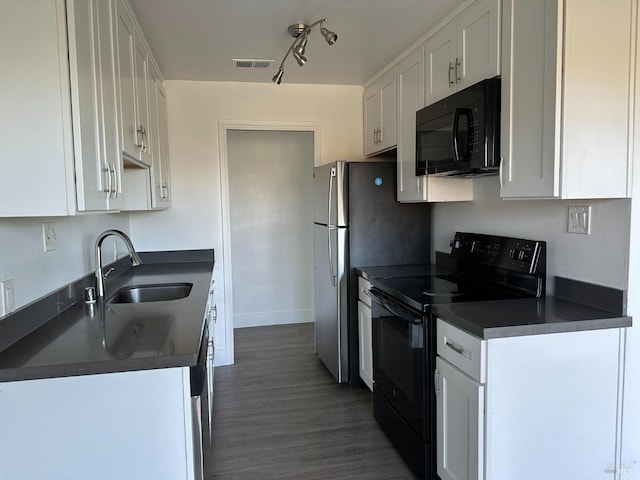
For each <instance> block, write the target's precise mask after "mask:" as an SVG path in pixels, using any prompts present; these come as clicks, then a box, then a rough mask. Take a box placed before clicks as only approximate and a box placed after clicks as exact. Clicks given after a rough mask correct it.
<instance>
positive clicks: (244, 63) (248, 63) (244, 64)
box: [232, 58, 273, 69]
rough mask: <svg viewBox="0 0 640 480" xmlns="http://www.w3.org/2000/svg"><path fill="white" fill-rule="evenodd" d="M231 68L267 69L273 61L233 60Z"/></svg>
mask: <svg viewBox="0 0 640 480" xmlns="http://www.w3.org/2000/svg"><path fill="white" fill-rule="evenodd" d="M232 63H233V68H242V69H245V68H269V67H270V66H271V64H272V63H273V60H256V59H253V58H234V59H233V60H232Z"/></svg>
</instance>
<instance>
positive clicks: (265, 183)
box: [227, 130, 314, 328]
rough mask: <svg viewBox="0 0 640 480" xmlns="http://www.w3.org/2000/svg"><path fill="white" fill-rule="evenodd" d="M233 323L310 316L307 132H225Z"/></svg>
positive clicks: (310, 206)
mask: <svg viewBox="0 0 640 480" xmlns="http://www.w3.org/2000/svg"><path fill="white" fill-rule="evenodd" d="M227 152H228V153H227V155H228V165H229V167H228V172H229V209H230V225H231V229H230V230H231V232H230V233H231V265H232V266H233V272H232V277H233V282H232V284H233V325H234V327H235V328H238V327H254V326H263V325H277V324H285V323H304V322H313V228H312V224H313V161H314V155H313V154H314V148H313V132H287V131H282V132H280V131H278V132H274V131H239V130H229V131H228V132H227Z"/></svg>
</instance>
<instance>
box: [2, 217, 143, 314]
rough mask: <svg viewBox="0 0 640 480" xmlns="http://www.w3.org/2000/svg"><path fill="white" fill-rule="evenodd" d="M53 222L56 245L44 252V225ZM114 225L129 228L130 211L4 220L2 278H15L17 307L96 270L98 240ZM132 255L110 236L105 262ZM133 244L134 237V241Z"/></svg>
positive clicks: (127, 229)
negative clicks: (95, 251)
mask: <svg viewBox="0 0 640 480" xmlns="http://www.w3.org/2000/svg"><path fill="white" fill-rule="evenodd" d="M44 222H54V224H55V225H54V227H55V233H56V240H57V248H56V250H53V251H50V252H46V253H45V251H44V245H43V239H42V224H43V223H44ZM109 228H116V229H120V230H123V231H124V232H129V215H128V214H125V213H120V214H99V215H78V216H75V217H51V218H1V219H0V252H1V253H0V281H3V280H7V279H9V278H11V279H13V284H14V294H15V307H16V309H17V308H20V307H22V306H24V305H26V304H28V303H30V302H32V301H34V300H36V299H38V298H40V297H42V296H43V295H46V294H48V293H50V292H51V291H53V290H56V289H58V288H60V287H62V286H64V285H66V284H68V283H71V282H73V281H74V280H77V279H78V278H80V277H83V276H84V275H86V274H87V273H89V272H90V271H92V270H94V269H95V259H94V243H95V241H96V237H97V236H98V234H99V233H100V232H102V231H104V230H107V229H109ZM114 242H116V243H117V250H118V257H119V258H121V257H123V256H125V255H126V254H127V249H126V248H125V246H124V243H121V240H120V239H119V238H117V237H109V238H107V239H106V240H105V242H104V244H103V250H104V253H103V258H104V262H105V263H109V262H112V261H113V255H114V254H113V252H114V247H113V243H114ZM133 242H134V246H135V247H136V248H138V246H137V245H136V244H135V239H133Z"/></svg>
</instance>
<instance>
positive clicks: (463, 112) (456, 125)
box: [453, 108, 471, 162]
mask: <svg viewBox="0 0 640 480" xmlns="http://www.w3.org/2000/svg"><path fill="white" fill-rule="evenodd" d="M463 116H464V117H467V126H468V125H469V124H470V120H471V109H470V108H456V109H455V111H454V112H453V160H454V161H456V162H461V161H462V160H463V159H462V158H460V142H459V139H460V117H463ZM466 150H467V149H466V148H465V151H464V152H463V155H464V156H467V155H468V152H467V151H466Z"/></svg>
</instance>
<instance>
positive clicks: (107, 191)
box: [102, 164, 111, 198]
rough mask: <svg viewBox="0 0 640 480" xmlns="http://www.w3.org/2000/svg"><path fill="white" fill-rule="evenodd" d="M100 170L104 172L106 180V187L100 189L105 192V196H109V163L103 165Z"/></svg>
mask: <svg viewBox="0 0 640 480" xmlns="http://www.w3.org/2000/svg"><path fill="white" fill-rule="evenodd" d="M102 171H103V172H104V174H105V175H104V178H105V180H106V181H107V186H106V188H103V189H102V191H103V192H104V193H107V194H108V195H107V198H109V197H111V169H110V168H109V164H107V166H105V167H103V169H102Z"/></svg>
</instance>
